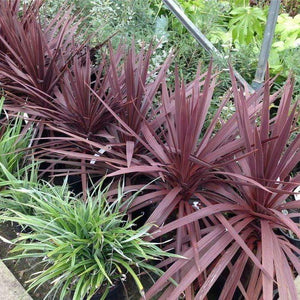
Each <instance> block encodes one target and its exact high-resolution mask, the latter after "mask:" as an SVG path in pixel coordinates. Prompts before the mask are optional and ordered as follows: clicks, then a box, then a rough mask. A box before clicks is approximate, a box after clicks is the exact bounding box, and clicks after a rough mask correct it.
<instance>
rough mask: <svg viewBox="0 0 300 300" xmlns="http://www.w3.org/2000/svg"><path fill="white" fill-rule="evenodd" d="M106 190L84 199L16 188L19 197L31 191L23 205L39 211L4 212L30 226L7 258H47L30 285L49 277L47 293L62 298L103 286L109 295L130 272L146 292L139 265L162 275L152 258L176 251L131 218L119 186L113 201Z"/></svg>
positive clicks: (79, 295)
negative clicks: (167, 249) (163, 247)
mask: <svg viewBox="0 0 300 300" xmlns="http://www.w3.org/2000/svg"><path fill="white" fill-rule="evenodd" d="M106 190H107V189H105V190H104V191H101V189H100V188H97V189H96V191H95V192H94V193H93V194H90V195H88V197H87V201H86V202H84V201H80V199H77V198H76V197H74V196H72V195H69V198H68V199H63V198H61V197H60V194H59V193H49V192H48V193H47V192H42V191H41V190H40V189H35V188H31V189H30V188H29V189H19V190H18V195H19V197H22V194H23V196H25V197H28V196H30V198H31V201H30V202H28V203H27V204H24V203H23V204H22V205H25V206H28V207H30V208H31V209H33V210H34V212H35V215H28V214H26V213H25V214H24V213H22V212H20V211H13V210H12V211H11V214H10V215H2V216H1V218H2V220H5V221H13V222H17V223H18V224H20V225H22V226H27V227H29V228H30V230H31V231H30V232H29V233H21V234H20V235H19V236H18V237H17V238H16V239H15V240H14V241H13V243H14V244H15V245H16V246H15V247H14V248H13V250H12V251H11V252H12V253H14V256H13V257H10V258H9V259H19V258H31V257H34V258H37V257H40V258H42V259H43V262H42V263H44V265H45V268H44V270H43V271H41V272H39V273H36V274H34V277H33V278H32V279H31V280H30V286H29V290H32V289H34V288H37V287H38V286H40V285H42V284H45V283H49V282H50V283H51V285H52V287H51V289H50V292H49V293H48V295H47V296H46V297H50V298H51V297H54V295H55V294H57V293H58V294H59V299H65V297H66V295H68V294H69V293H70V292H72V293H73V299H78V300H79V299H84V297H87V299H91V297H92V296H93V295H94V294H95V293H96V292H99V290H100V292H101V294H102V298H101V299H105V297H106V295H107V294H108V292H109V290H110V288H111V287H112V286H114V284H115V283H116V282H118V281H121V280H124V279H125V278H126V276H127V275H131V276H132V278H133V279H134V281H135V283H136V286H137V288H138V290H139V292H140V294H141V296H144V289H143V285H142V283H141V281H140V277H139V276H138V274H139V273H140V271H147V272H148V271H150V272H152V274H155V273H156V274H157V275H162V273H163V272H162V271H161V270H159V269H157V268H155V267H154V266H152V265H151V264H150V262H149V260H157V259H160V258H162V257H164V256H172V254H171V253H166V252H164V251H163V250H161V249H160V248H159V247H158V246H157V245H156V244H155V243H152V242H151V243H150V242H147V241H145V240H144V238H145V237H147V236H148V235H149V234H148V233H147V232H148V230H149V228H150V227H151V226H152V225H150V224H148V225H147V224H146V225H144V226H142V227H140V228H135V221H136V220H132V221H129V220H127V217H126V205H128V203H129V202H128V201H130V200H131V199H132V198H131V197H130V198H129V200H127V201H125V204H124V202H123V203H122V200H123V199H124V194H123V193H122V192H121V188H120V189H119V195H118V198H117V200H115V201H114V202H113V203H109V202H108V199H107V197H106ZM14 200H15V201H18V199H14ZM51 299H53V298H51Z"/></svg>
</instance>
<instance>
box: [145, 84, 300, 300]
mask: <svg viewBox="0 0 300 300" xmlns="http://www.w3.org/2000/svg"><path fill="white" fill-rule="evenodd" d="M232 82H233V94H234V100H235V103H236V108H237V118H238V125H239V132H240V136H241V140H242V141H243V144H244V149H243V150H242V151H241V153H238V154H236V156H240V157H241V156H243V155H245V154H246V156H244V158H242V159H239V160H238V161H235V162H231V163H229V164H226V165H224V169H225V171H224V172H220V173H219V174H223V175H225V176H226V177H224V180H223V183H225V184H222V182H218V183H216V182H215V183H214V182H210V183H208V184H207V185H206V186H205V190H204V191H202V192H201V193H195V196H196V197H197V198H198V201H199V203H198V208H199V209H197V210H196V211H193V212H191V213H190V214H189V215H188V216H183V217H181V218H179V219H178V220H175V221H173V222H170V223H168V224H165V225H163V226H161V227H160V228H159V230H157V231H155V232H154V233H153V238H158V237H159V236H162V235H164V234H165V233H167V232H170V231H171V230H177V232H178V231H181V232H182V231H183V226H190V227H192V226H194V224H195V222H196V224H199V220H201V221H202V222H201V223H200V224H202V228H201V227H200V226H199V229H198V234H199V236H200V237H201V238H199V239H198V240H196V241H195V244H194V246H193V247H186V248H183V249H182V251H181V252H180V254H181V255H183V256H185V257H186V258H187V259H178V260H176V261H175V262H172V261H171V260H170V261H169V262H164V263H162V264H161V265H162V266H165V265H167V264H168V263H170V265H169V267H168V269H167V271H166V273H165V274H164V275H163V276H162V277H161V278H160V279H159V280H158V281H157V282H156V283H155V284H154V285H153V287H152V288H151V289H150V290H149V291H148V293H147V298H148V299H151V297H152V296H153V295H154V294H156V293H157V292H158V291H159V290H161V289H163V288H165V287H167V286H168V287H167V288H166V289H165V290H164V292H163V294H162V296H161V297H160V299H177V298H178V297H179V296H180V295H181V293H182V292H185V296H186V298H187V299H205V297H206V296H207V293H208V292H209V291H210V289H211V288H212V286H213V285H214V284H215V282H216V281H217V279H218V278H219V277H220V276H221V274H222V273H223V271H227V275H226V281H225V284H224V286H223V288H222V290H221V291H220V295H219V299H224V300H227V299H232V298H233V296H234V294H235V292H236V291H237V290H239V293H240V294H241V295H242V296H243V297H244V299H249V300H250V299H266V300H271V299H273V292H274V290H275V289H278V291H279V295H280V299H297V292H296V289H295V284H294V274H295V273H298V274H299V272H300V262H299V258H298V257H297V254H298V255H300V250H299V249H298V248H296V247H295V246H293V245H292V244H291V243H290V241H289V240H287V239H286V238H284V237H283V236H282V235H280V234H279V229H284V230H290V231H292V232H293V233H294V234H295V235H296V236H297V237H298V238H300V230H299V227H298V226H299V224H296V223H294V222H293V220H292V219H291V217H294V216H297V215H299V211H298V214H297V213H295V210H297V209H298V210H299V209H300V203H298V201H291V202H288V201H287V199H288V197H289V195H291V194H292V193H293V190H294V189H295V187H296V186H298V185H300V175H299V174H298V175H297V176H295V177H293V178H291V177H290V173H291V171H292V170H293V168H294V167H295V166H296V164H297V163H298V162H299V159H300V151H299V150H300V136H299V134H298V135H297V136H296V138H295V139H294V140H292V141H290V139H289V138H290V136H291V134H292V132H293V131H295V129H296V128H295V127H294V125H295V121H296V119H297V117H298V116H296V115H295V108H296V106H294V107H293V108H291V105H290V104H291V99H292V90H293V84H292V80H290V79H289V80H288V82H287V83H286V85H285V87H284V90H283V94H282V97H281V100H280V105H279V109H278V112H277V115H276V117H274V118H273V119H271V120H270V119H269V114H270V112H269V106H270V103H271V97H270V94H269V81H267V82H266V84H265V88H264V99H263V108H262V112H261V114H260V116H259V117H258V118H257V119H256V122H253V120H252V121H251V118H250V116H249V110H248V109H247V105H246V103H247V97H245V95H244V94H243V90H238V88H237V86H236V81H235V80H234V78H233V79H232ZM258 124H260V125H258ZM231 174H233V175H231ZM245 177H248V178H249V179H251V180H256V183H254V182H250V181H248V182H245ZM221 181H222V180H221ZM291 209H292V210H291ZM290 210H291V211H290ZM284 211H287V212H289V213H288V214H285V213H284ZM206 217H209V221H208V219H204V218H206ZM204 224H205V226H203V225H204ZM189 236H190V234H189V235H188V237H187V234H185V235H184V237H185V238H186V239H189ZM176 243H177V240H175V242H174V243H172V244H171V246H175V245H176ZM191 245H192V243H191ZM171 263H173V264H171ZM294 271H295V273H294ZM171 277H173V278H174V279H177V280H178V286H177V287H175V286H173V285H169V282H168V279H169V278H171ZM191 286H193V288H191ZM194 291H195V293H194Z"/></svg>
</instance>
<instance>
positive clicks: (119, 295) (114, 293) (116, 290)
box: [91, 282, 125, 300]
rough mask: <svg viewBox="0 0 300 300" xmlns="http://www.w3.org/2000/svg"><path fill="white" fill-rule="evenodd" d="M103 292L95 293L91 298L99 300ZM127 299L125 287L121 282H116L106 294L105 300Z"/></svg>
mask: <svg viewBox="0 0 300 300" xmlns="http://www.w3.org/2000/svg"><path fill="white" fill-rule="evenodd" d="M101 296H102V295H101V294H95V295H94V296H93V297H92V298H91V300H99V299H101ZM123 299H124V300H125V296H124V287H123V285H122V284H121V283H120V282H119V283H116V284H115V285H114V286H113V287H111V289H110V290H109V293H108V295H107V296H106V298H105V300H123Z"/></svg>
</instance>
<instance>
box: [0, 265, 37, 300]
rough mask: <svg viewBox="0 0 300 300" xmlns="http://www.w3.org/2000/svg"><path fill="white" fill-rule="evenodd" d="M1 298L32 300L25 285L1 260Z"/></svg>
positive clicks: (7, 299)
mask: <svg viewBox="0 0 300 300" xmlns="http://www.w3.org/2000/svg"><path fill="white" fill-rule="evenodd" d="M0 299H1V300H4V299H5V300H32V298H31V297H30V296H29V295H28V293H27V292H26V291H25V289H24V288H23V286H22V285H21V284H20V283H19V282H18V280H17V279H16V278H15V276H14V275H13V274H12V273H11V272H10V271H9V269H8V268H7V267H6V266H5V264H4V263H3V262H2V261H1V260H0Z"/></svg>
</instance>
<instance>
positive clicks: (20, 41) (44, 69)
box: [0, 0, 80, 108]
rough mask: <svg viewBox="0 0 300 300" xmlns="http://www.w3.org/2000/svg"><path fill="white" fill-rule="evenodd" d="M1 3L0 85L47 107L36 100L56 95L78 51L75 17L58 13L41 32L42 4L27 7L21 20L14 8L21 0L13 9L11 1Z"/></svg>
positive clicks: (14, 5)
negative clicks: (54, 89)
mask: <svg viewBox="0 0 300 300" xmlns="http://www.w3.org/2000/svg"><path fill="white" fill-rule="evenodd" d="M1 3H2V4H1V13H0V77H1V85H2V87H5V90H6V92H9V91H11V92H12V93H13V94H14V96H15V95H20V96H23V97H24V95H27V97H28V98H29V99H30V100H32V101H34V102H35V103H38V104H40V105H41V104H43V105H45V103H41V101H39V99H38V97H37V96H38V95H41V94H43V93H45V94H46V95H49V96H52V95H53V88H54V86H55V85H56V83H57V81H58V80H59V78H60V76H61V74H62V72H63V70H64V68H65V67H66V64H67V63H68V61H69V60H70V59H71V58H72V57H73V56H74V54H75V53H77V52H78V51H79V49H78V46H77V47H75V44H74V41H73V40H74V34H75V31H76V29H77V24H76V22H74V17H72V16H71V14H70V10H66V11H65V12H59V13H58V14H57V15H56V16H55V17H54V18H53V20H52V21H51V22H50V23H49V24H47V25H45V26H44V28H43V29H42V27H41V24H40V21H39V19H38V8H39V7H40V6H41V4H42V1H34V2H33V3H32V4H31V5H30V6H28V7H26V6H24V8H23V13H22V14H21V16H20V14H19V13H16V11H18V9H17V8H15V7H18V6H19V1H18V0H16V1H13V3H14V4H11V5H10V4H9V3H10V2H8V1H2V2H1ZM79 48H80V47H79ZM27 86H29V87H30V88H31V89H27V88H26V87H27ZM47 107H48V105H47V106H46V107H45V108H47Z"/></svg>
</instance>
